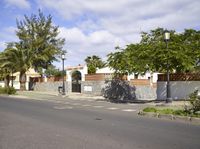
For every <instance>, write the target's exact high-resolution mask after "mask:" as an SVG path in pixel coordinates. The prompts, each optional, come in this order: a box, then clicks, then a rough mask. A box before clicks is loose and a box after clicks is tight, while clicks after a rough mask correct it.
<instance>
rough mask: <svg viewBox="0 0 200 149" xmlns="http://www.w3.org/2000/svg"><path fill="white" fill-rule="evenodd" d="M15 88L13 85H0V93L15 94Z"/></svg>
mask: <svg viewBox="0 0 200 149" xmlns="http://www.w3.org/2000/svg"><path fill="white" fill-rule="evenodd" d="M15 93H16V90H15V88H14V87H0V94H9V95H11V94H15Z"/></svg>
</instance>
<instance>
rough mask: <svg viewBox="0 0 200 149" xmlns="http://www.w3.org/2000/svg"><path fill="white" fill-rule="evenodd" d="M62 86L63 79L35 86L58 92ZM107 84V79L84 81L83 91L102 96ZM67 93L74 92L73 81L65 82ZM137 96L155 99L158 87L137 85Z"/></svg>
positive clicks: (37, 89) (35, 88)
mask: <svg viewBox="0 0 200 149" xmlns="http://www.w3.org/2000/svg"><path fill="white" fill-rule="evenodd" d="M59 86H62V81H59V82H41V83H38V82H37V83H36V85H35V86H34V90H35V91H45V92H46V91H50V92H58V87H59ZM105 86H106V84H105V81H82V82H81V93H82V94H87V95H91V96H101V95H102V89H103V88H104V87H105ZM65 90H66V93H71V92H72V85H71V82H65ZM136 98H137V99H139V100H154V99H156V88H153V87H151V86H150V85H147V86H141V85H138V86H136Z"/></svg>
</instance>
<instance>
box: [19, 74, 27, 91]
mask: <svg viewBox="0 0 200 149" xmlns="http://www.w3.org/2000/svg"><path fill="white" fill-rule="evenodd" d="M19 79H20V80H19V82H20V90H21V91H25V90H26V72H25V71H20V76H19Z"/></svg>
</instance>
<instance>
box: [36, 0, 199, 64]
mask: <svg viewBox="0 0 200 149" xmlns="http://www.w3.org/2000/svg"><path fill="white" fill-rule="evenodd" d="M38 3H39V4H40V5H41V6H42V7H43V8H46V9H49V10H53V11H56V12H57V13H58V14H60V16H62V17H63V19H66V20H67V22H71V23H73V24H74V27H73V28H68V29H67V28H64V27H63V28H61V30H62V32H61V36H63V37H66V43H67V45H66V46H67V47H68V52H69V53H68V62H69V63H73V62H75V64H76V62H79V61H81V60H82V61H83V60H84V57H86V56H87V55H92V54H96V55H99V56H105V55H106V54H108V53H109V52H111V51H112V50H113V49H114V47H115V46H117V45H119V46H121V47H123V46H125V45H126V44H130V43H135V42H139V41H140V38H141V37H140V32H141V31H149V30H152V29H155V28H157V27H163V28H168V29H173V30H177V31H183V30H184V29H185V28H195V27H197V26H198V25H199V23H200V20H199V14H200V9H199V8H200V1H199V0H192V1H191V0H176V1H174V0H167V1H166V0H154V1H148V0H115V1H113V0H101V1H100V0H99V1H94V0H84V1H83V0H73V1H71V0H60V1H57V0H42V1H39V0H38ZM55 4H56V5H55ZM74 21H76V22H74Z"/></svg>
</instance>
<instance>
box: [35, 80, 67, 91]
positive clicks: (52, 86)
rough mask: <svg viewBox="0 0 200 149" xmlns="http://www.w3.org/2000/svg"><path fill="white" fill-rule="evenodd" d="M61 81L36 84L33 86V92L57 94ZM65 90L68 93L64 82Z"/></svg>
mask: <svg viewBox="0 0 200 149" xmlns="http://www.w3.org/2000/svg"><path fill="white" fill-rule="evenodd" d="M62 85H63V82H62V81H57V82H36V84H35V86H34V90H35V91H44V92H48V91H49V92H58V87H59V86H62ZM65 90H66V92H67V91H68V83H67V82H65Z"/></svg>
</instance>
